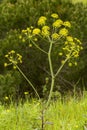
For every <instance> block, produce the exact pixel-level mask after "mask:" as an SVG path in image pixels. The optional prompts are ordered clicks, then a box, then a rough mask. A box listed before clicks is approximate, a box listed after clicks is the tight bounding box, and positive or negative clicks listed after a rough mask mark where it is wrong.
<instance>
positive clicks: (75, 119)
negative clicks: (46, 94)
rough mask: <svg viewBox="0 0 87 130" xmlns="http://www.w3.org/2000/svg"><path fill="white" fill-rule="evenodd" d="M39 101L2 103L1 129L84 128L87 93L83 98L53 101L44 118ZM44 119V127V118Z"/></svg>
mask: <svg viewBox="0 0 87 130" xmlns="http://www.w3.org/2000/svg"><path fill="white" fill-rule="evenodd" d="M41 111H42V106H41V105H40V103H39V102H38V101H34V100H33V101H32V102H30V101H26V102H25V103H24V104H23V105H22V104H21V103H19V105H18V106H16V105H13V104H12V103H11V104H10V106H9V107H7V106H3V105H0V130H84V125H85V124H86V122H87V94H86V95H85V96H84V97H82V98H81V99H74V98H71V97H69V98H68V99H67V100H66V101H64V102H62V101H61V100H57V101H55V102H52V103H51V105H50V107H49V108H48V109H47V110H46V111H45V113H44V119H43V118H42V117H43V116H42V114H41V113H42V112H41ZM41 119H43V120H44V123H45V125H44V129H41V127H42V120H41Z"/></svg>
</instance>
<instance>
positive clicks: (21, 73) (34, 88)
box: [16, 65, 40, 99]
mask: <svg viewBox="0 0 87 130" xmlns="http://www.w3.org/2000/svg"><path fill="white" fill-rule="evenodd" d="M16 67H17V69H18V70H19V72H20V73H21V74H22V76H23V77H24V78H25V79H26V81H27V82H28V83H29V84H30V86H31V87H32V88H33V90H34V91H35V93H36V95H37V97H38V98H39V99H40V96H39V94H38V92H37V90H36V89H35V87H34V86H33V84H32V83H31V82H30V80H29V79H28V78H27V77H26V75H25V74H24V73H23V72H22V71H21V69H20V68H19V67H18V65H16Z"/></svg>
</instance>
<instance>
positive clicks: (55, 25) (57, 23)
mask: <svg viewBox="0 0 87 130" xmlns="http://www.w3.org/2000/svg"><path fill="white" fill-rule="evenodd" d="M62 24H63V21H62V20H61V19H58V20H56V21H55V22H54V23H53V27H55V28H59V27H61V25H62Z"/></svg>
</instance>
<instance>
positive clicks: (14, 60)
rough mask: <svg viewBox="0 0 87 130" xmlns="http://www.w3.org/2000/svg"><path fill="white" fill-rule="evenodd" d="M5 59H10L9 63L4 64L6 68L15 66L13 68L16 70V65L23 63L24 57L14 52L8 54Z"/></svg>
mask: <svg viewBox="0 0 87 130" xmlns="http://www.w3.org/2000/svg"><path fill="white" fill-rule="evenodd" d="M5 58H7V59H8V61H9V63H4V67H7V66H9V65H11V64H13V68H14V69H16V65H17V64H18V63H22V56H21V55H20V54H19V53H17V54H16V52H15V51H14V50H11V51H10V52H8V54H6V55H5Z"/></svg>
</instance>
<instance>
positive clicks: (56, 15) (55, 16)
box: [51, 13, 59, 19]
mask: <svg viewBox="0 0 87 130" xmlns="http://www.w3.org/2000/svg"><path fill="white" fill-rule="evenodd" d="M51 17H52V18H55V19H56V18H58V17H59V16H58V14H56V13H53V14H51Z"/></svg>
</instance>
